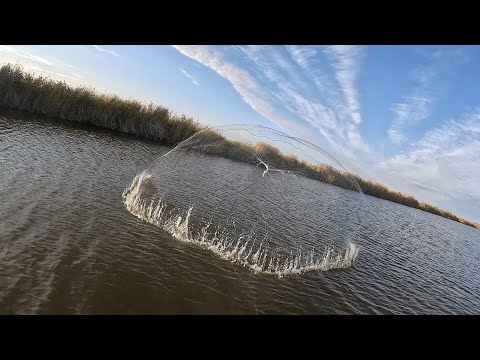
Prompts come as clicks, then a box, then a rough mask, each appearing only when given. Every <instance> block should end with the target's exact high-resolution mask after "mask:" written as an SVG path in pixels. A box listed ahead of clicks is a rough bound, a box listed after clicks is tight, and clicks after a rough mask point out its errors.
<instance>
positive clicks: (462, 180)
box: [380, 107, 480, 218]
mask: <svg viewBox="0 0 480 360" xmlns="http://www.w3.org/2000/svg"><path fill="white" fill-rule="evenodd" d="M478 154H480V107H479V108H476V109H474V110H472V111H469V112H466V113H465V114H463V115H461V116H459V117H458V118H454V119H451V120H449V121H446V122H444V123H443V124H442V125H440V126H438V127H437V128H434V129H432V130H430V131H428V132H427V133H426V134H425V135H424V136H423V137H422V138H421V139H420V140H418V141H417V142H416V143H414V144H413V145H412V147H411V148H410V149H409V151H407V152H404V153H401V154H399V155H396V156H393V157H392V158H390V159H388V160H385V161H383V162H381V164H380V169H381V170H383V171H385V172H386V173H387V174H388V175H390V176H391V177H392V178H398V179H400V180H401V181H400V182H401V183H403V185H401V186H403V187H404V188H408V189H410V190H411V191H412V192H414V193H415V194H418V195H419V198H420V199H423V201H427V202H430V203H432V204H437V206H438V205H440V206H441V207H444V208H446V209H451V210H453V211H454V212H456V213H459V214H462V213H463V214H467V215H470V217H471V218H472V217H473V216H474V215H473V214H474V213H475V212H476V216H477V217H478V214H480V187H479V186H478V184H479V182H480V158H479V156H478ZM409 184H410V185H409ZM472 203H474V204H475V203H476V204H477V205H472ZM467 206H468V208H467ZM464 216H465V215H464Z"/></svg>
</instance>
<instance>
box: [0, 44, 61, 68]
mask: <svg viewBox="0 0 480 360" xmlns="http://www.w3.org/2000/svg"><path fill="white" fill-rule="evenodd" d="M0 51H3V52H7V53H11V54H14V55H18V56H20V57H22V58H24V59H28V60H31V61H35V62H37V63H40V64H44V65H53V63H52V62H51V61H49V60H47V59H45V58H42V57H40V56H36V55H33V54H29V53H27V52H25V51H21V50H19V49H16V48H14V47H12V46H5V45H0Z"/></svg>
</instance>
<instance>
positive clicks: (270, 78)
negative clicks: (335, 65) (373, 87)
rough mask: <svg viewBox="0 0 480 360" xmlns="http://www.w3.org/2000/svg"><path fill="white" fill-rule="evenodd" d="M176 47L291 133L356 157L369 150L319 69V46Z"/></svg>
mask: <svg viewBox="0 0 480 360" xmlns="http://www.w3.org/2000/svg"><path fill="white" fill-rule="evenodd" d="M174 47H175V48H176V49H177V50H178V51H180V52H181V53H182V54H184V55H186V56H188V57H189V58H191V59H193V60H196V61H197V62H199V63H201V64H202V65H204V66H206V67H208V68H210V69H211V70H213V71H215V72H216V73H217V74H219V75H220V76H222V77H223V78H224V79H226V80H227V81H228V82H230V84H231V85H232V86H233V87H234V88H235V90H236V91H237V92H238V93H239V94H240V96H241V97H242V99H243V100H244V101H245V102H246V103H247V104H248V105H249V106H250V107H251V108H252V109H254V110H255V111H257V112H258V113H259V114H260V115H262V116H263V117H265V118H266V119H267V120H268V121H270V122H272V123H274V124H276V125H278V126H279V127H281V128H283V129H284V130H286V131H287V132H291V133H293V134H294V135H296V136H299V137H303V138H306V139H308V140H309V141H312V142H314V143H319V144H322V145H326V144H329V145H328V146H331V147H332V148H335V149H336V150H337V151H338V152H344V153H347V152H349V153H350V154H351V155H352V156H355V153H356V152H358V150H361V151H368V150H369V149H368V145H367V144H366V143H365V142H364V141H363V139H362V138H361V135H360V133H359V131H358V129H357V128H356V124H355V123H352V120H351V119H349V118H348V119H345V117H344V116H343V117H342V116H339V113H342V111H343V112H345V111H344V109H345V108H346V105H345V104H343V103H339V100H338V97H335V96H333V93H332V91H331V88H332V86H331V85H332V84H335V79H329V78H328V76H327V75H325V73H323V72H322V71H321V70H319V69H318V67H316V66H315V64H314V61H315V56H316V55H319V53H320V55H321V52H319V51H318V49H317V48H316V47H294V46H293V47H292V46H286V47H283V46H234V47H212V46H174ZM337 92H341V89H339V90H337ZM339 109H340V110H339ZM312 129H313V131H312ZM320 139H323V140H325V141H323V140H320Z"/></svg>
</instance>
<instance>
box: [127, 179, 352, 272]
mask: <svg viewBox="0 0 480 360" xmlns="http://www.w3.org/2000/svg"><path fill="white" fill-rule="evenodd" d="M150 177H151V175H150V174H149V173H147V172H145V171H144V172H142V173H140V174H138V175H136V176H135V178H134V180H133V182H132V184H131V185H130V186H129V187H128V188H127V189H126V190H125V191H124V192H123V203H124V204H125V206H126V208H127V210H128V211H129V212H130V213H131V214H132V215H134V216H136V217H138V218H139V219H141V220H143V221H146V222H148V223H150V224H153V225H155V226H157V227H159V228H161V229H163V230H165V231H167V232H168V233H169V234H171V235H172V236H173V237H174V238H175V239H177V240H179V241H182V242H185V243H189V244H193V245H196V246H198V247H200V248H202V249H207V250H209V251H211V252H213V253H214V254H215V255H217V256H219V257H220V258H222V259H224V260H228V261H231V262H232V263H235V264H238V265H241V266H244V267H246V268H248V269H250V270H253V271H254V272H255V273H262V274H269V275H277V276H278V277H282V276H287V275H299V274H303V273H306V272H308V271H315V270H317V271H327V270H331V269H342V268H349V267H351V266H352V265H353V263H354V262H355V259H356V258H357V255H358V248H357V247H356V245H355V244H354V243H353V242H349V243H348V246H347V248H346V249H345V250H344V251H335V250H334V249H333V248H331V247H325V249H323V251H321V252H319V251H317V250H315V249H312V250H310V251H308V252H302V251H301V250H299V251H297V252H296V253H293V252H290V253H285V252H281V251H279V249H272V248H270V247H269V246H268V245H267V243H266V241H265V239H263V240H260V241H258V239H257V238H256V236H255V234H254V232H253V231H252V232H250V233H243V234H240V235H238V234H232V233H229V231H228V230H227V229H220V228H217V229H215V230H213V227H212V224H211V223H205V224H202V225H201V226H194V225H193V224H192V221H191V214H192V210H193V207H190V208H188V210H186V211H183V212H181V211H178V209H172V210H169V209H168V206H167V204H166V202H164V201H163V199H158V200H157V201H155V200H151V201H150V202H148V201H147V200H145V199H143V198H142V186H143V185H144V184H145V181H146V180H147V179H149V178H150ZM256 244H257V245H256Z"/></svg>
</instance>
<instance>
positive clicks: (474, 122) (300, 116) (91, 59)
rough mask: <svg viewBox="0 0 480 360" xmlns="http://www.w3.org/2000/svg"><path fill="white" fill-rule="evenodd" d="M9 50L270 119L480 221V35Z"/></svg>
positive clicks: (166, 98)
mask: <svg viewBox="0 0 480 360" xmlns="http://www.w3.org/2000/svg"><path fill="white" fill-rule="evenodd" d="M0 62H2V63H5V62H15V63H20V64H22V65H23V66H24V68H25V69H27V70H31V71H34V72H37V73H40V74H42V75H46V76H49V77H52V78H54V79H58V80H62V81H66V82H67V83H69V84H71V85H74V86H88V87H92V88H95V89H96V90H97V91H99V92H105V93H115V94H117V95H120V96H122V97H126V98H132V99H137V100H141V101H146V102H153V103H155V104H158V105H162V106H165V107H168V108H170V109H172V110H173V111H174V112H176V113H177V114H186V115H188V116H192V117H194V118H195V119H196V120H197V121H199V122H200V123H202V124H206V125H224V124H260V125H264V126H268V127H271V128H274V129H276V130H280V131H283V132H285V133H287V134H289V135H292V136H297V137H300V138H303V139H305V140H308V141H310V142H312V143H314V144H315V145H317V146H320V147H321V148H323V149H325V150H327V151H328V152H330V153H331V154H333V155H334V156H335V158H336V159H337V160H339V162H340V163H341V164H342V165H343V166H344V167H345V168H347V169H348V170H350V171H352V172H355V173H357V174H358V175H360V176H362V177H363V178H366V179H368V180H373V181H376V182H380V183H383V184H385V185H387V186H388V187H390V188H391V189H393V190H396V191H400V192H403V193H406V194H411V195H413V196H414V197H416V198H417V199H418V200H420V201H424V202H427V203H429V204H432V205H435V206H438V207H440V208H442V209H445V210H449V211H452V212H454V213H455V214H457V215H460V216H462V217H465V218H466V219H469V220H473V221H476V222H480V186H479V185H480V156H479V154H480V91H479V90H480V88H479V87H480V85H479V84H480V81H479V80H480V47H479V46H425V45H421V46H420V45H415V46H413V45H412V46H407V45H402V46H399V45H394V46H380V45H377V46H360V45H328V46H323V45H315V46H305V45H301V46H300V45H288V46H279V45H275V46H264V45H262V46H259V45H254V46H245V45H241V46H236V45H235V46H234V45H232V46H226V45H221V46H214V45H209V46H206V45H202V46H201V45H187V46H184V45H181V46H180V45H178V46H177V45H175V46H167V45H162V46H107V45H91V46H89V45H78V46H77V45H75V46H39V45H37V46H25V45H22V46H20V45H19V46H16V45H8V46H7V45H5V46H3V45H0Z"/></svg>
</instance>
